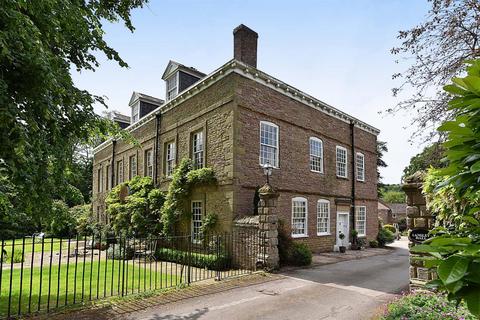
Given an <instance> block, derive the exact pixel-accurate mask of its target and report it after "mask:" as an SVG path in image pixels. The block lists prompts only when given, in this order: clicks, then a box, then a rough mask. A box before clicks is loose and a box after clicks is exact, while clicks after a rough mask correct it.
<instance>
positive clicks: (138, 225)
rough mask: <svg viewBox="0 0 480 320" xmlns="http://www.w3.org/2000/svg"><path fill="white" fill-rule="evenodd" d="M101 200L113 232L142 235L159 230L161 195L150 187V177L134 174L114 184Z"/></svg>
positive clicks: (157, 190) (162, 195) (162, 203)
mask: <svg viewBox="0 0 480 320" xmlns="http://www.w3.org/2000/svg"><path fill="white" fill-rule="evenodd" d="M124 192H125V193H126V194H123V195H122V193H124ZM105 202H106V204H107V215H108V217H109V219H110V226H111V227H112V229H113V231H115V233H117V234H124V235H129V236H131V235H135V236H145V235H149V234H158V233H159V232H160V210H161V208H162V206H163V205H164V202H165V195H164V193H162V192H161V191H160V190H159V189H156V188H155V187H154V184H153V180H152V178H150V177H140V176H136V177H134V178H133V179H131V180H130V181H127V182H124V183H121V184H119V185H117V186H116V187H115V188H113V189H112V191H110V193H109V194H108V196H107V199H106V200H105Z"/></svg>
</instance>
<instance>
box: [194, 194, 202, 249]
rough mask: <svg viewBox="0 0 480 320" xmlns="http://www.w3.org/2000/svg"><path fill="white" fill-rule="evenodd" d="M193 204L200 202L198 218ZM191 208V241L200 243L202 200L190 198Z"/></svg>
mask: <svg viewBox="0 0 480 320" xmlns="http://www.w3.org/2000/svg"><path fill="white" fill-rule="evenodd" d="M195 204H200V207H199V208H200V219H198V213H196V212H195V206H194V205H195ZM191 209H192V224H191V231H192V242H193V243H200V242H201V240H202V233H201V228H202V223H203V221H202V218H203V211H204V208H203V201H202V200H192V202H191Z"/></svg>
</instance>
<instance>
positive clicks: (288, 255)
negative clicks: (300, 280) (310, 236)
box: [278, 220, 312, 266]
mask: <svg viewBox="0 0 480 320" xmlns="http://www.w3.org/2000/svg"><path fill="white" fill-rule="evenodd" d="M278 256H279V258H280V261H279V262H280V265H281V266H287V265H291V266H307V265H309V264H311V263H312V252H311V251H310V249H309V248H308V247H307V245H306V244H304V243H296V242H294V241H293V239H292V237H291V235H290V232H289V230H288V228H287V227H286V226H285V222H284V221H283V220H279V221H278Z"/></svg>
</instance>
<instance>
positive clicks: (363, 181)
mask: <svg viewBox="0 0 480 320" xmlns="http://www.w3.org/2000/svg"><path fill="white" fill-rule="evenodd" d="M357 182H362V183H365V180H358V179H357Z"/></svg>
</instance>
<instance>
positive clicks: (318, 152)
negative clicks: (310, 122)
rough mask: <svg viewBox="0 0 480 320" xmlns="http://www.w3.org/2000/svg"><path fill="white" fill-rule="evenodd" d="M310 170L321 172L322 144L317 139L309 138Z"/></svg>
mask: <svg viewBox="0 0 480 320" xmlns="http://www.w3.org/2000/svg"><path fill="white" fill-rule="evenodd" d="M310 170H312V171H316V172H323V143H322V141H321V140H319V139H314V138H310Z"/></svg>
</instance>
